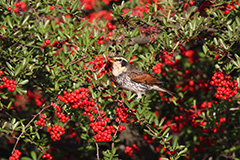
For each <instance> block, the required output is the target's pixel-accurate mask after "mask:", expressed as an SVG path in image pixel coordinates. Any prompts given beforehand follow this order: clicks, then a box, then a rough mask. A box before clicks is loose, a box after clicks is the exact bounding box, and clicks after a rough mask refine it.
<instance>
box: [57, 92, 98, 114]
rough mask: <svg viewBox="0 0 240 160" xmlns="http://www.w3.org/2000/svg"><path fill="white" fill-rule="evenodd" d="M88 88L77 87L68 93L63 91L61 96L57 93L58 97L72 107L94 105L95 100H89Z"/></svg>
mask: <svg viewBox="0 0 240 160" xmlns="http://www.w3.org/2000/svg"><path fill="white" fill-rule="evenodd" d="M88 92H89V89H88V88H83V87H81V88H79V89H76V90H75V91H73V92H71V93H68V92H67V91H63V94H64V95H63V96H62V95H59V96H58V98H59V99H60V100H61V101H62V102H64V103H65V104H69V105H70V106H71V107H72V108H75V109H77V108H80V109H81V108H83V106H88V105H89V106H94V105H95V102H94V101H93V100H90V101H89V98H88V97H89V94H88Z"/></svg>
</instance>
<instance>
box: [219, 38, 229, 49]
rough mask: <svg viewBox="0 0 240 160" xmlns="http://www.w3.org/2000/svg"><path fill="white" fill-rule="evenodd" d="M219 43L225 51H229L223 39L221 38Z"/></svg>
mask: <svg viewBox="0 0 240 160" xmlns="http://www.w3.org/2000/svg"><path fill="white" fill-rule="evenodd" d="M219 42H220V44H221V45H222V46H223V48H224V49H228V47H227V46H226V44H225V43H224V41H223V40H222V39H221V38H219Z"/></svg>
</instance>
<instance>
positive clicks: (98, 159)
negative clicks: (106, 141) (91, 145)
mask: <svg viewBox="0 0 240 160" xmlns="http://www.w3.org/2000/svg"><path fill="white" fill-rule="evenodd" d="M95 144H96V148H97V160H100V158H99V147H98V143H97V142H95Z"/></svg>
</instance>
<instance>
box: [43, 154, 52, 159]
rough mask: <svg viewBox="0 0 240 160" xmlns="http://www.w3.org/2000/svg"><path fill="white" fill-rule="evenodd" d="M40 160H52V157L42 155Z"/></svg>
mask: <svg viewBox="0 0 240 160" xmlns="http://www.w3.org/2000/svg"><path fill="white" fill-rule="evenodd" d="M42 158H43V159H46V160H52V159H53V157H52V156H51V155H50V154H49V153H47V154H44V155H43V156H42Z"/></svg>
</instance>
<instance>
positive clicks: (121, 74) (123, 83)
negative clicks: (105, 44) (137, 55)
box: [109, 56, 173, 99]
mask: <svg viewBox="0 0 240 160" xmlns="http://www.w3.org/2000/svg"><path fill="white" fill-rule="evenodd" d="M109 59H110V62H111V63H112V75H113V79H114V80H115V81H116V83H117V84H118V85H119V86H120V87H121V88H123V89H125V90H129V91H132V92H135V93H137V99H141V98H142V96H143V95H144V94H145V93H146V92H147V91H150V90H155V91H160V92H166V93H168V94H169V95H173V93H172V92H170V91H168V90H166V89H164V88H162V87H160V86H159V84H161V83H163V82H162V81H160V80H158V79H157V78H155V77H154V76H152V75H151V74H149V73H147V72H145V71H143V70H140V69H138V68H136V67H135V66H134V65H132V64H130V63H129V62H128V60H127V59H126V58H124V57H122V56H114V57H109Z"/></svg>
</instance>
